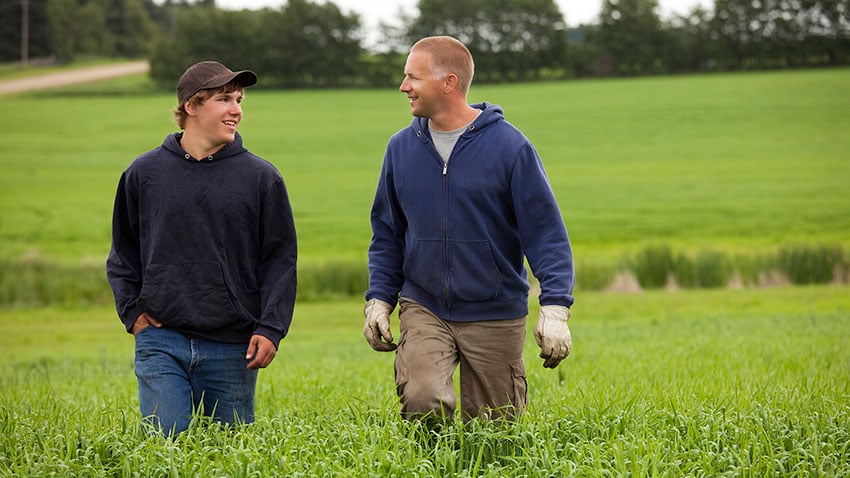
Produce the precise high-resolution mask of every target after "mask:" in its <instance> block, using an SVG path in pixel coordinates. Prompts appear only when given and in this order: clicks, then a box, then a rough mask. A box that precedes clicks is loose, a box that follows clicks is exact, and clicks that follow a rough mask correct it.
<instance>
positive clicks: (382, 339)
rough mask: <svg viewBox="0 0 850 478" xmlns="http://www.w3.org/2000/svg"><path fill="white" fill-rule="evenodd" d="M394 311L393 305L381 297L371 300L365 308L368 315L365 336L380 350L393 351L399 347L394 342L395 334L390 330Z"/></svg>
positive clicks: (364, 327)
mask: <svg viewBox="0 0 850 478" xmlns="http://www.w3.org/2000/svg"><path fill="white" fill-rule="evenodd" d="M392 312H393V306H391V305H390V304H388V303H386V302H384V301H382V300H379V299H371V300H369V301H368V302H366V307H364V308H363V314H364V315H365V316H366V323H365V324H363V336H364V337H366V342H369V345H371V346H372V348H373V349H375V350H377V351H378V352H392V351H393V350H395V349H396V347H398V346H397V345H396V344H394V343H393V334H392V332H391V331H390V314H391V313H392Z"/></svg>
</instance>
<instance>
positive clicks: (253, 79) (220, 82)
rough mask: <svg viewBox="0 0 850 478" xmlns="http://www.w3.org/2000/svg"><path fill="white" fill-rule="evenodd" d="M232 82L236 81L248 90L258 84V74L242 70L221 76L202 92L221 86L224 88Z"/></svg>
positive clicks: (210, 82)
mask: <svg viewBox="0 0 850 478" xmlns="http://www.w3.org/2000/svg"><path fill="white" fill-rule="evenodd" d="M231 81H236V82H237V83H239V84H240V85H241V86H242V87H243V88H247V87H249V86H254V85H256V84H257V74H256V73H254V72H253V71H251V70H242V71H234V72H233V73H229V74H227V75H219V76H217V77H215V78H213V79H212V80H210V81H209V82H207V83H206V84H204V85H203V87H202V88H201V89H202V90H209V89H212V88H218V87H220V86H224V85H226V84H228V83H230V82H231Z"/></svg>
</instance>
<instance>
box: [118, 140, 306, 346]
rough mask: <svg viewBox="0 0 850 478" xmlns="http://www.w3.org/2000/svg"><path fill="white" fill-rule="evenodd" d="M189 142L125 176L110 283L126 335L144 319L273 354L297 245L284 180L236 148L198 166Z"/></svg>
mask: <svg viewBox="0 0 850 478" xmlns="http://www.w3.org/2000/svg"><path fill="white" fill-rule="evenodd" d="M181 135H182V133H174V134H171V135H169V136H168V137H166V138H165V141H163V143H162V146H160V147H158V148H156V149H154V150H152V151H149V152H147V153H145V154H143V155H141V156H139V157H138V158H136V159H135V160H134V161H133V162H132V164H131V165H130V166H129V168H128V169H127V170H126V171H125V172H124V173H123V174H122V176H121V180H120V182H119V184H118V191H117V193H116V197H115V208H114V212H113V219H112V249H111V251H110V253H109V257H108V259H107V263H106V272H107V278H108V279H109V284H110V285H111V287H112V290H113V294H114V296H115V305H116V308H117V310H118V314H119V316H120V318H121V320H122V322H124V326H125V327H126V329H127V331H128V332H129V331H130V330H132V327H133V323H134V322H135V321H136V319H137V318H138V316H139V315H140V314H141V313H142V312H147V313H148V314H150V315H151V317H153V318H154V319H156V320H158V321H160V322H162V323H163V324H164V326H165V327H169V328H172V329H176V330H178V331H180V332H182V333H184V334H187V335H192V336H198V337H203V338H207V339H210V340H216V341H219V342H232V343H248V341H249V340H250V338H251V335H253V334H260V335H263V336H265V337H267V338H268V339H270V340H271V341H272V342H273V343H274V344H275V346H277V345H278V343H279V342H280V340H281V339H282V338H283V337H284V336H285V335H286V333H287V332H288V330H289V325H290V322H291V321H292V311H293V308H294V304H295V288H296V268H295V267H296V257H297V251H296V250H297V247H296V237H295V225H294V222H293V219H292V208H291V206H290V203H289V198H288V195H287V192H286V186H285V184H284V181H283V178H282V177H281V175H280V173H279V172H278V171H277V169H276V168H275V167H274V166H273V165H272V164H271V163H269V162H267V161H265V160H263V159H261V158H259V157H257V156H255V155H253V154H251V153H250V152H249V151H248V150H247V149H245V148H244V147H243V146H242V138H241V136H239V135H238V134H237V135H236V139H235V140H234V141H233V142H232V143H230V144H228V145H227V146H225V147H224V148H222V149H221V150H219V151H218V152H216V153H215V154H214V155H212V156H210V157H208V158H204V159H203V160H201V161H197V160H195V159H193V158H191V157H190V156H189V154H187V153H186V151H184V150H183V148H182V147H181V146H180V138H181Z"/></svg>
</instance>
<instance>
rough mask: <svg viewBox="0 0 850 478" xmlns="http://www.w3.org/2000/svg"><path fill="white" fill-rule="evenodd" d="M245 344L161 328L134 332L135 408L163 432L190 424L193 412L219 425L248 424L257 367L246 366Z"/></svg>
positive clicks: (184, 428) (172, 432) (173, 430)
mask: <svg viewBox="0 0 850 478" xmlns="http://www.w3.org/2000/svg"><path fill="white" fill-rule="evenodd" d="M247 350H248V344H247V343H245V344H228V343H221V342H213V341H211V340H206V339H200V338H192V339H190V338H187V337H185V336H184V335H183V334H181V333H179V332H177V331H175V330H171V329H166V328H160V329H158V328H156V327H148V328H146V329H143V330H142V331H140V332H139V333H138V334H136V359H135V367H136V378H138V381H139V408H141V411H142V417H143V418H144V420H146V421H147V422H148V423H150V424H151V425H153V426H154V427H156V428H159V429H161V430H162V431H163V432H164V433H165V434H166V435H171V434H175V433H180V432H182V431H184V430H186V429H187V428H189V422H190V421H191V420H192V414H193V413H198V414H203V415H205V416H209V417H212V418H213V420H216V421H219V422H221V423H225V424H230V423H253V421H254V391H255V389H256V385H257V370H251V369H249V368H248V367H247V364H248V360H246V359H245V353H246V352H247Z"/></svg>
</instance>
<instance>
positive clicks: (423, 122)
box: [410, 102, 505, 143]
mask: <svg viewBox="0 0 850 478" xmlns="http://www.w3.org/2000/svg"><path fill="white" fill-rule="evenodd" d="M469 106H472V107H473V108H476V109H479V110H481V114H480V115H478V117H477V118H475V121H473V122H472V123H470V125H469V126H468V127H467V128H466V131H465V132H464V133H463V135H464V136H466V135H470V134H475V133H477V132H478V131H479V130H481V129H482V128H484V127H486V126H487V125H489V124H491V123H494V122H496V121H499V120H502V119H504V118H505V114H504V112H503V111H502V107H501V106H499V105H496V104H493V103H488V102H484V103H474V104H471V105H469ZM410 127H411V128H413V131H414V132H415V133H416V137H417V138H419V141H422V142H423V143H425V142H428V141H430V138H431V133H430V131H429V129H428V118H419V117H415V118H413V120H412V121H411V122H410Z"/></svg>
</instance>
